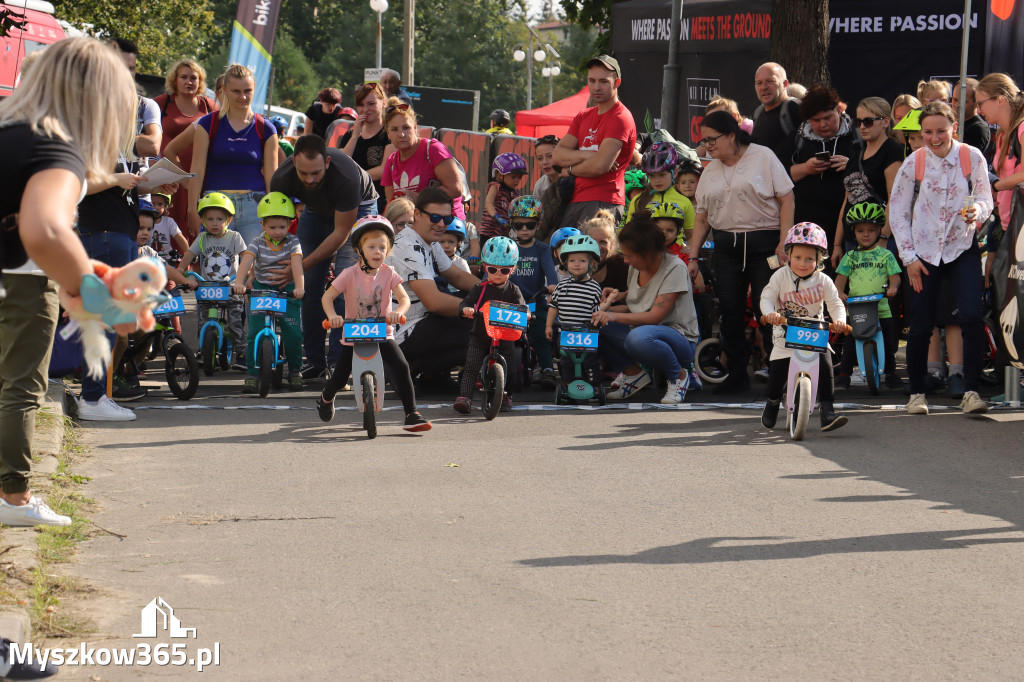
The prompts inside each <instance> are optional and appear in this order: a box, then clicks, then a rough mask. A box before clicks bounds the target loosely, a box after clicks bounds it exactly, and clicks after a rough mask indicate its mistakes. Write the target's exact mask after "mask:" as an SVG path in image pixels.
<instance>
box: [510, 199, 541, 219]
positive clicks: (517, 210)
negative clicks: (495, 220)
mask: <svg viewBox="0 0 1024 682" xmlns="http://www.w3.org/2000/svg"><path fill="white" fill-rule="evenodd" d="M540 211H541V206H540V199H538V198H537V197H535V196H533V195H531V194H527V195H526V196H522V197H519V198H518V199H516V200H515V201H513V202H512V205H511V206H509V208H508V217H509V219H512V218H536V219H537V220H540Z"/></svg>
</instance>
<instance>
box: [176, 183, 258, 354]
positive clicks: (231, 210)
mask: <svg viewBox="0 0 1024 682" xmlns="http://www.w3.org/2000/svg"><path fill="white" fill-rule="evenodd" d="M198 213H199V219H200V220H201V221H202V223H203V230H202V231H201V232H200V233H199V236H198V237H197V238H196V240H195V241H194V242H192V245H191V246H189V247H188V251H186V252H185V255H184V256H183V257H182V259H181V263H180V264H179V265H178V271H179V272H181V273H182V274H184V273H185V272H186V271H187V270H188V269H189V266H190V265H192V262H193V261H197V264H198V267H197V268H196V270H197V271H198V272H199V274H200V276H202V278H203V279H207V280H213V281H217V282H227V281H229V280H231V279H232V278H233V277H234V276H235V273H236V272H237V269H238V258H239V257H240V256H241V255H242V252H243V251H245V241H244V240H243V239H242V235H240V234H238V233H237V232H235V231H234V230H232V229H229V226H230V225H231V221H232V220H233V219H234V217H235V205H234V203H232V201H231V199H228V197H227V196H226V195H224V194H221V193H220V192H210V193H209V194H207V195H206V196H204V197H203V198H202V199H200V200H199V211H198ZM212 307H214V304H213V303H212V302H210V301H198V302H197V303H196V308H197V310H198V312H199V326H200V328H202V323H203V322H205V321H206V320H207V319H209V316H210V308H212ZM224 315H225V317H226V321H227V324H226V326H227V330H228V336H229V337H230V338H231V344H232V346H233V347H234V348H235V356H236V357H235V362H236V363H238V364H241V363H244V362H245V359H244V358H243V357H242V349H243V348H245V341H246V333H245V301H244V299H243V298H242V297H241V296H239V295H237V294H236V295H233V296H231V298H230V300H229V301H228V305H227V309H226V310H225V311H224Z"/></svg>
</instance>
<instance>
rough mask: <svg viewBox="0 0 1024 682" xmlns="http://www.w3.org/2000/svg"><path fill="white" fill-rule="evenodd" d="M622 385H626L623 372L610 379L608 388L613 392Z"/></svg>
mask: <svg viewBox="0 0 1024 682" xmlns="http://www.w3.org/2000/svg"><path fill="white" fill-rule="evenodd" d="M624 383H626V374H625V373H624V372H619V373H618V375H616V377H615V378H614V379H612V384H611V386H610V388H611V390H613V391H614V390H615V389H617V388H619V387H621V386H622V384H624Z"/></svg>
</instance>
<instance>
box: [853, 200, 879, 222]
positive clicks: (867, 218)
mask: <svg viewBox="0 0 1024 682" xmlns="http://www.w3.org/2000/svg"><path fill="white" fill-rule="evenodd" d="M857 223H872V224H873V225H878V226H879V227H881V226H882V225H885V209H884V208H882V207H881V206H879V205H878V204H876V203H873V202H870V201H862V202H861V203H859V204H854V205H853V206H851V207H850V210H849V211H847V212H846V224H847V225H856V224H857Z"/></svg>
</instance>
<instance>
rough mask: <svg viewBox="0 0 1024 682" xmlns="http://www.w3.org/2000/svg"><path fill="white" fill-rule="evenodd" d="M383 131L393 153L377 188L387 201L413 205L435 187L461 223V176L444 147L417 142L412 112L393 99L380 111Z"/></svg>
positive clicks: (429, 140) (431, 141)
mask: <svg viewBox="0 0 1024 682" xmlns="http://www.w3.org/2000/svg"><path fill="white" fill-rule="evenodd" d="M384 129H385V130H386V131H387V133H388V139H390V140H391V144H393V145H394V146H395V149H396V150H397V151H395V153H393V154H392V155H391V156H389V157H388V158H387V160H386V161H385V162H384V171H383V172H382V173H381V177H380V184H381V185H382V186H383V187H384V193H385V194H386V195H387V198H388V201H391V200H392V199H394V198H395V197H405V198H406V199H408V200H409V201H412V202H413V203H415V202H416V197H417V196H419V193H420V192H421V191H423V190H424V189H426V188H427V187H436V186H439V187H440V188H441V189H443V190H444V191H445V192H446V193H447V194H448V196H450V197H451V198H452V202H453V204H452V213H454V214H455V216H456V217H458V218H459V219H461V220H463V221H465V220H466V211H465V209H464V208H463V205H462V193H463V191H464V190H465V189H466V188H465V187H464V185H463V180H462V173H460V172H459V167H458V166H457V165H456V162H455V159H454V158H452V154H451V152H450V151H448V147H446V146H445V145H444V143H443V142H441V141H440V140H435V139H433V138H426V139H420V135H419V130H418V128H417V123H416V112H415V111H413V109H412V107H411V106H409V105H408V104H405V103H404V102H402V100H400V99H398V98H397V97H392V98H390V99H389V100H388V105H387V106H386V107H384Z"/></svg>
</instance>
